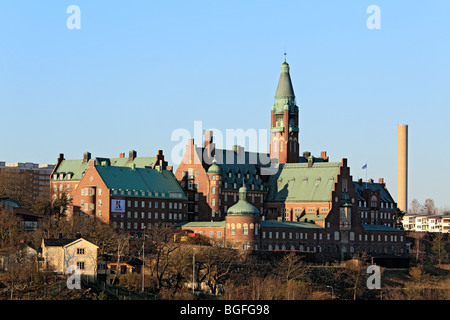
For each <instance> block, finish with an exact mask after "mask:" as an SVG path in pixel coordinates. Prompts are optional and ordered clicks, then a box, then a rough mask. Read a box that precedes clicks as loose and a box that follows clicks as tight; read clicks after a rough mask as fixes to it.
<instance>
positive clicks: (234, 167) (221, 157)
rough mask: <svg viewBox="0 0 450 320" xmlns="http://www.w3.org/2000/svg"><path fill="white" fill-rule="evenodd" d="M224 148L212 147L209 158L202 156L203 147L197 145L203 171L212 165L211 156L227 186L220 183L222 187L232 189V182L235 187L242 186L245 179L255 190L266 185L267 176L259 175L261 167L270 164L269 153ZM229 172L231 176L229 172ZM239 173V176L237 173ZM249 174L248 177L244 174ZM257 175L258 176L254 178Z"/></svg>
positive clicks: (247, 184) (248, 185)
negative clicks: (235, 184)
mask: <svg viewBox="0 0 450 320" xmlns="http://www.w3.org/2000/svg"><path fill="white" fill-rule="evenodd" d="M238 148H239V147H237V149H236V150H226V149H216V148H214V149H213V153H212V155H211V161H210V159H205V158H204V150H205V149H204V148H202V147H197V148H196V152H197V155H198V157H199V158H200V159H202V162H203V163H202V165H203V167H204V168H205V171H206V172H208V169H209V167H210V166H213V165H214V164H211V165H210V164H209V163H212V158H214V159H215V160H216V163H215V165H216V166H218V167H219V168H220V171H221V173H222V181H223V182H227V184H228V185H227V187H225V185H224V184H222V188H223V189H232V188H233V183H237V186H236V187H237V188H239V187H241V186H242V182H243V181H245V184H246V186H247V187H248V188H249V189H251V188H250V187H251V185H252V184H253V185H254V186H255V191H256V190H260V186H261V185H263V186H266V183H267V182H268V176H266V175H261V168H262V167H269V166H270V162H269V161H270V155H269V154H268V153H257V152H249V151H244V150H242V149H241V150H238ZM230 173H231V177H229V174H230ZM239 173H240V178H239V177H238V174H239ZM247 174H249V178H247V177H246V175H247ZM256 175H258V178H256ZM264 191H265V190H264Z"/></svg>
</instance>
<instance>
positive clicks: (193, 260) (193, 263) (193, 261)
mask: <svg viewBox="0 0 450 320" xmlns="http://www.w3.org/2000/svg"><path fill="white" fill-rule="evenodd" d="M194 279H195V252H194V254H193V256H192V294H194V291H195V283H194Z"/></svg>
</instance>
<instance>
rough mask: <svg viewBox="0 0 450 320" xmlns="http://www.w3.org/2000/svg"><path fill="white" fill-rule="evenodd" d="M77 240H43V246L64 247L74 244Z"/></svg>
mask: <svg viewBox="0 0 450 320" xmlns="http://www.w3.org/2000/svg"><path fill="white" fill-rule="evenodd" d="M75 240H77V239H66V238H62V239H60V238H56V239H44V245H45V246H46V247H64V246H65V245H67V244H69V243H72V242H74V241H75Z"/></svg>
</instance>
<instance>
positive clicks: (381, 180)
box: [378, 178, 385, 186]
mask: <svg viewBox="0 0 450 320" xmlns="http://www.w3.org/2000/svg"><path fill="white" fill-rule="evenodd" d="M378 183H379V184H382V185H383V186H384V185H385V184H384V178H378Z"/></svg>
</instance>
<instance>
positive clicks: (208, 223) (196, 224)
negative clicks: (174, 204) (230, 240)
mask: <svg viewBox="0 0 450 320" xmlns="http://www.w3.org/2000/svg"><path fill="white" fill-rule="evenodd" d="M225 226H226V221H225V220H222V221H191V222H180V223H178V224H176V225H175V227H184V228H200V227H220V228H225Z"/></svg>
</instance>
